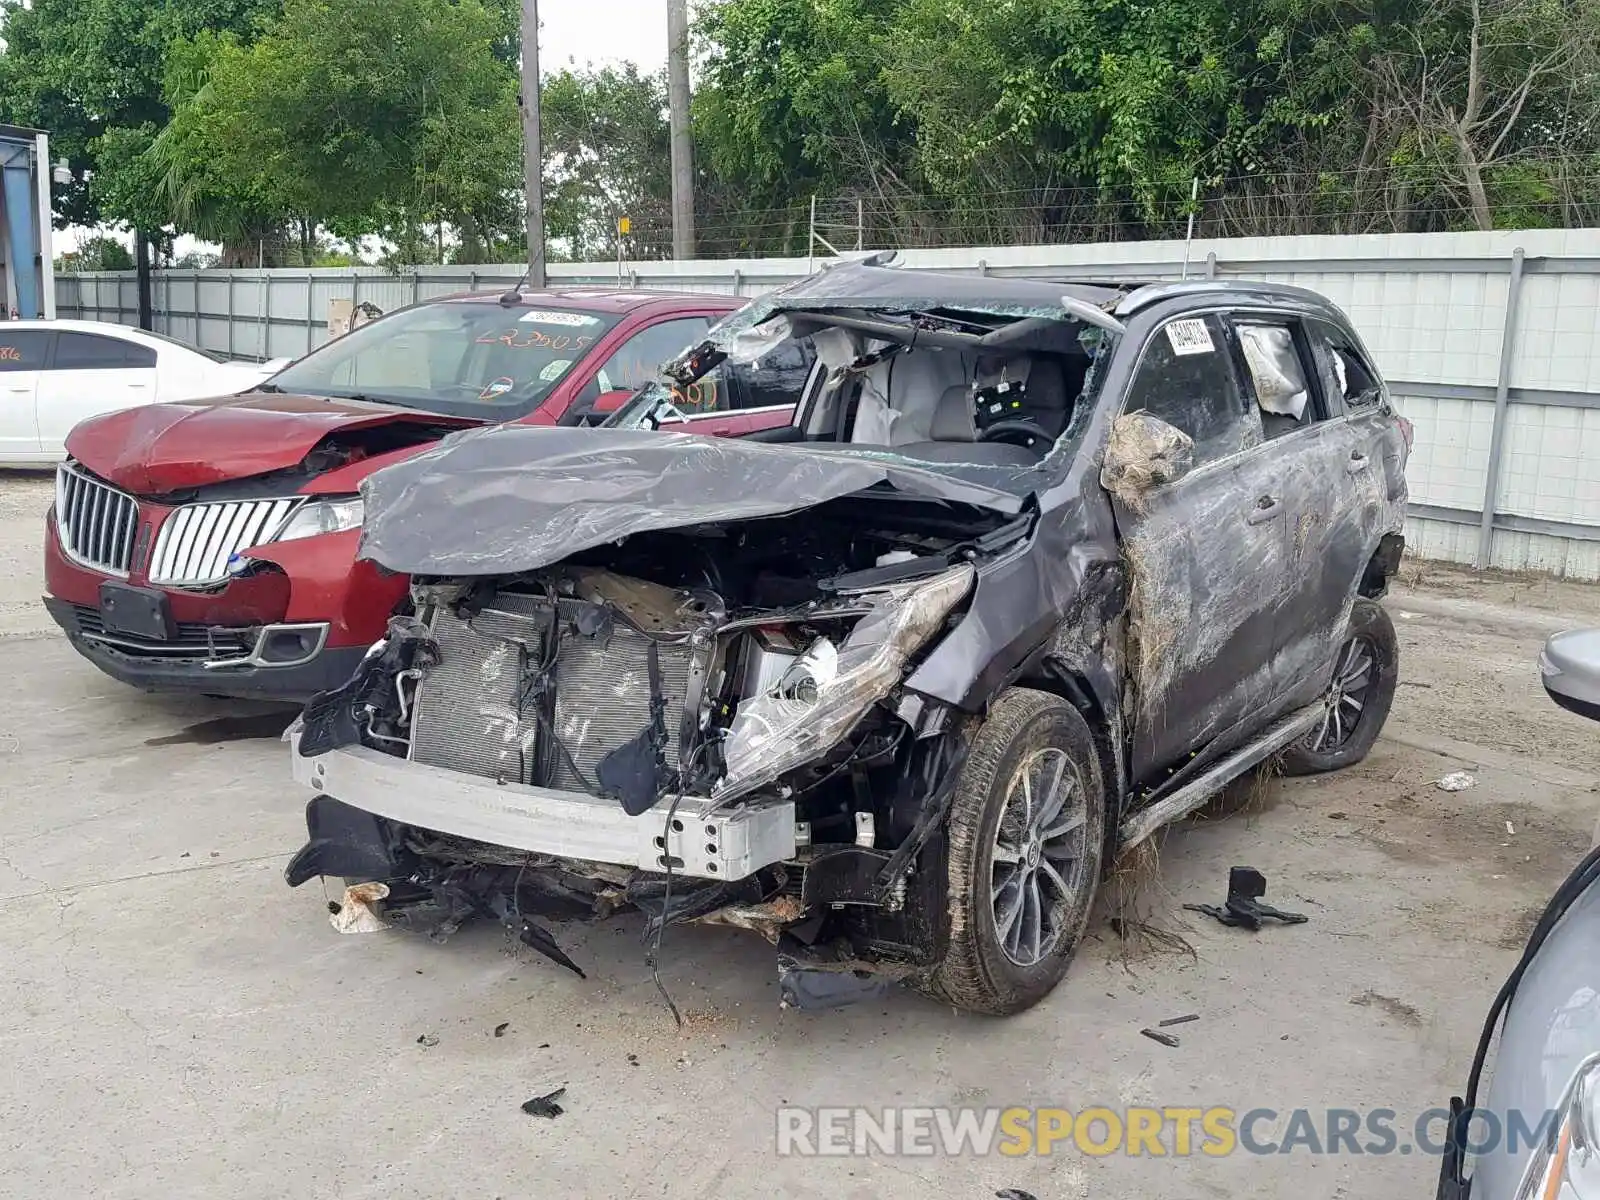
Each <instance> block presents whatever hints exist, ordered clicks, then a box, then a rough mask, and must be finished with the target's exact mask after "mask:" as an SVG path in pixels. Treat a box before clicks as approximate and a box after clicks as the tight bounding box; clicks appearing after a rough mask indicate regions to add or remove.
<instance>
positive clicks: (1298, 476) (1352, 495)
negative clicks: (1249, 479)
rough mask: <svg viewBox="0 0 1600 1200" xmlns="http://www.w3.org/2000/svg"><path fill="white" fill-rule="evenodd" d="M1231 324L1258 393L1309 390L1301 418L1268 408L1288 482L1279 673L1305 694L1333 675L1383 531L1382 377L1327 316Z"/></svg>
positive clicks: (1256, 318) (1266, 401)
mask: <svg viewBox="0 0 1600 1200" xmlns="http://www.w3.org/2000/svg"><path fill="white" fill-rule="evenodd" d="M1234 324H1235V328H1236V330H1237V333H1238V338H1239V346H1240V351H1241V356H1242V358H1243V365H1244V371H1245V375H1246V377H1247V378H1248V380H1249V384H1250V387H1251V392H1252V395H1253V397H1254V398H1255V400H1256V402H1257V404H1258V405H1273V404H1274V397H1275V396H1282V395H1283V394H1285V393H1287V392H1289V391H1291V390H1294V391H1297V392H1300V393H1303V395H1304V405H1303V408H1302V410H1301V412H1300V415H1299V416H1298V417H1297V418H1296V417H1290V416H1288V415H1285V414H1282V413H1277V414H1274V413H1271V412H1265V411H1264V414H1263V417H1262V424H1263V427H1264V430H1265V434H1266V438H1267V442H1268V445H1269V447H1270V448H1271V449H1272V451H1273V453H1274V454H1275V455H1276V457H1277V458H1278V459H1279V461H1280V462H1281V463H1282V464H1283V466H1284V468H1285V469H1286V471H1287V472H1288V480H1289V485H1290V486H1289V488H1288V491H1287V492H1286V494H1285V497H1284V502H1285V505H1286V511H1285V516H1286V528H1287V530H1288V533H1289V587H1288V590H1287V591H1286V592H1285V594H1284V602H1283V612H1282V617H1281V619H1280V622H1279V625H1278V656H1279V673H1280V683H1281V686H1282V688H1283V690H1284V699H1285V703H1286V706H1294V705H1298V704H1309V703H1311V702H1312V701H1313V700H1315V699H1316V698H1317V696H1318V695H1319V694H1320V693H1321V692H1322V691H1323V689H1324V688H1325V687H1326V686H1327V682H1328V676H1329V673H1330V672H1331V671H1332V669H1333V657H1334V654H1335V652H1336V651H1337V649H1338V647H1339V645H1340V644H1341V643H1342V642H1343V641H1344V637H1345V626H1346V624H1347V622H1348V621H1349V617H1350V603H1351V600H1352V598H1353V597H1354V596H1355V594H1356V585H1357V583H1358V582H1359V581H1360V579H1361V575H1362V572H1363V571H1364V570H1365V568H1366V564H1367V560H1368V559H1369V558H1370V557H1371V555H1372V552H1373V550H1374V549H1375V548H1376V546H1377V543H1378V539H1379V538H1380V537H1381V536H1382V533H1383V531H1384V530H1383V526H1384V521H1385V515H1386V513H1387V508H1388V505H1387V501H1386V494H1385V493H1386V486H1385V475H1384V469H1385V464H1384V462H1383V449H1382V439H1381V437H1380V431H1379V425H1378V422H1379V421H1381V420H1382V419H1383V418H1382V414H1381V409H1380V406H1379V404H1378V403H1377V401H1378V396H1379V393H1378V390H1377V379H1376V376H1375V375H1374V374H1373V373H1372V371H1371V369H1370V367H1368V366H1367V364H1366V363H1365V360H1364V358H1363V357H1362V356H1361V355H1360V353H1359V352H1358V351H1357V350H1356V349H1355V347H1354V340H1353V339H1351V338H1349V336H1348V335H1347V334H1345V333H1343V332H1342V331H1340V330H1338V329H1337V328H1335V327H1333V326H1330V325H1327V324H1325V323H1324V322H1321V321H1317V320H1314V319H1309V318H1302V317H1299V316H1291V315H1284V316H1271V315H1256V314H1250V315H1240V316H1238V317H1236V318H1235V321H1234ZM1335 346H1338V347H1339V349H1338V351H1337V353H1338V354H1339V355H1340V356H1341V358H1340V361H1338V362H1335V361H1334V358H1333V355H1334V354H1335V353H1336V351H1335ZM1285 381H1287V382H1285ZM1347 393H1348V394H1347ZM1282 406H1283V405H1282V402H1281V401H1279V402H1278V403H1277V407H1282Z"/></svg>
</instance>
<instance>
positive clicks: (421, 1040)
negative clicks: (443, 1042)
mask: <svg viewBox="0 0 1600 1200" xmlns="http://www.w3.org/2000/svg"><path fill="white" fill-rule="evenodd" d="M438 1044H439V1035H438V1034H437V1033H424V1034H422V1035H421V1036H420V1037H418V1038H417V1045H419V1046H437V1045H438Z"/></svg>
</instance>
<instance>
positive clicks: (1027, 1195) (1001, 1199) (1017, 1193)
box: [995, 1188, 1039, 1200]
mask: <svg viewBox="0 0 1600 1200" xmlns="http://www.w3.org/2000/svg"><path fill="white" fill-rule="evenodd" d="M995 1196H996V1197H997V1200H1039V1198H1038V1197H1037V1196H1035V1195H1034V1194H1033V1193H1032V1192H1025V1191H1023V1190H1022V1189H1021V1188H1001V1189H1000V1190H999V1191H998V1192H996V1193H995Z"/></svg>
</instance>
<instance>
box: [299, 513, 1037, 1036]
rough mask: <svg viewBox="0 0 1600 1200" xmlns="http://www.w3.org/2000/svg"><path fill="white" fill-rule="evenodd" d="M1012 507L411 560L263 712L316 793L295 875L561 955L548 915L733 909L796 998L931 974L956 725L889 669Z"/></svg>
mask: <svg viewBox="0 0 1600 1200" xmlns="http://www.w3.org/2000/svg"><path fill="white" fill-rule="evenodd" d="M1025 524H1026V522H1025V521H1018V520H1017V519H1016V518H1011V519H1010V520H1007V519H1006V518H1004V517H1002V516H999V515H997V514H995V513H994V512H986V511H983V510H981V509H978V508H974V507H965V506H962V505H959V504H941V505H929V504H926V503H918V502H915V501H904V502H884V501H881V500H879V501H874V502H870V503H862V502H860V501H858V500H852V499H850V498H844V499H835V500H832V501H828V502H825V503H822V504H821V505H819V506H816V507H812V508H808V509H806V510H805V511H803V512H798V513H793V514H789V515H784V516H779V517H773V518H767V519H763V520H753V521H727V522H713V523H708V524H704V525H699V526H695V527H691V528H685V529H672V530H658V531H652V532H646V533H641V534H636V535H634V536H630V537H626V538H623V539H620V540H619V541H613V542H608V543H606V544H605V545H604V546H599V547H593V548H589V549H586V550H584V551H583V552H581V553H578V554H575V555H571V556H569V557H567V558H565V559H563V560H562V561H560V562H558V563H556V564H554V565H551V566H548V567H543V568H540V569H537V570H533V571H525V572H522V573H519V574H516V575H512V576H499V577H482V576H478V577H467V578H440V577H431V578H430V577H418V578H417V579H416V580H415V582H414V583H413V588H412V599H413V610H414V612H415V616H414V617H400V618H396V619H395V620H394V621H393V622H392V623H391V625H390V629H389V635H388V637H387V638H386V639H385V640H384V641H383V642H380V643H379V644H378V645H377V646H375V647H374V648H373V650H372V652H371V653H369V655H368V657H367V659H366V660H365V662H364V663H363V664H362V666H361V668H360V670H359V671H358V672H357V673H356V675H355V677H354V678H353V679H352V680H351V681H350V682H349V683H348V684H347V685H346V686H344V687H343V688H341V689H339V690H337V691H334V692H329V693H324V694H323V695H321V696H319V697H317V698H316V699H315V700H314V701H313V702H312V703H311V704H310V705H309V706H308V707H307V709H306V712H305V714H304V716H303V717H302V719H301V720H300V721H299V722H297V723H296V725H295V727H293V728H292V729H291V730H290V731H289V733H288V734H287V735H286V736H287V737H288V738H289V740H290V741H291V742H292V743H293V747H294V753H293V758H294V776H295V778H296V780H297V781H298V782H300V783H302V784H304V785H306V786H308V787H310V788H312V789H313V791H314V792H315V793H316V795H315V796H314V798H313V799H312V800H311V801H310V803H309V805H308V808H307V824H308V829H309V835H310V836H309V841H308V842H307V844H306V846H305V847H304V848H303V849H302V850H301V851H300V852H299V853H298V854H297V855H296V856H295V858H294V859H293V861H292V862H291V863H290V865H289V867H288V872H287V876H288V882H289V883H290V884H291V885H292V886H298V885H299V884H301V883H303V882H304V881H306V880H307V879H310V878H312V877H315V876H319V875H321V876H333V877H341V876H342V877H345V878H346V879H351V880H355V879H362V880H382V881H384V882H386V883H387V884H388V885H389V897H388V912H389V915H390V917H391V919H394V920H397V921H399V922H401V923H410V924H413V925H418V926H422V927H427V928H431V929H438V928H440V927H443V928H444V929H447V930H448V929H451V928H454V927H455V926H456V925H457V924H459V923H460V922H462V921H464V920H466V919H468V918H470V917H474V916H490V917H493V918H495V919H498V920H501V921H503V922H505V923H506V924H507V925H508V926H510V927H511V929H512V931H513V932H514V933H515V934H516V935H517V936H518V937H520V938H521V939H522V940H523V941H524V942H525V943H527V944H528V945H530V946H532V947H533V948H535V949H538V950H540V951H541V952H542V953H544V954H546V955H547V956H549V957H551V958H552V959H554V960H555V961H557V962H560V963H563V965H566V966H568V967H570V968H571V969H573V970H580V973H581V969H580V965H579V964H575V963H573V962H572V960H571V959H569V958H568V957H567V956H566V955H565V953H564V952H563V951H561V950H560V948H559V946H558V944H557V941H556V939H555V936H554V935H553V934H552V933H551V931H550V930H549V929H547V928H546V927H545V926H544V925H543V924H541V922H543V921H547V920H558V921H559V920H572V919H599V918H605V917H608V916H610V915H612V914H613V913H616V912H618V911H619V910H624V909H636V910H639V911H641V912H642V913H643V914H644V915H645V917H646V921H645V929H644V935H645V938H646V939H647V941H648V942H650V943H652V944H659V938H660V935H661V931H662V929H663V928H664V926H666V925H670V924H674V923H679V922H686V921H699V922H708V923H721V924H728V925H733V926H737V927H742V928H746V929H750V930H754V931H757V932H759V933H761V934H763V935H764V936H766V937H767V938H768V939H769V940H771V941H772V942H773V943H774V944H775V945H776V946H777V947H778V951H779V964H780V979H781V982H782V985H783V998H784V1000H785V1001H786V1002H788V1003H791V1004H795V1005H801V1006H821V1005H831V1004H836V1003H841V1002H846V1001H848V1000H850V999H853V998H857V997H859V996H861V995H865V994H872V993H875V992H876V991H879V990H881V989H882V988H883V987H884V986H885V985H886V984H887V983H888V982H889V981H892V980H894V979H896V978H900V977H904V976H907V975H912V974H916V973H918V972H922V971H926V970H927V969H929V968H930V967H932V966H934V965H936V964H937V962H938V960H939V956H940V953H941V945H942V940H943V937H944V929H943V926H944V922H945V920H946V917H945V913H944V909H943V873H944V859H943V854H944V846H943V832H942V831H943V822H942V819H941V818H942V812H941V794H942V789H944V788H946V787H947V786H953V783H954V780H955V778H956V775H957V769H956V768H957V767H958V766H959V762H960V759H961V755H962V746H963V730H964V728H965V726H964V720H963V718H962V716H961V714H960V713H959V712H957V711H956V710H954V709H952V708H949V707H946V706H945V705H943V704H940V703H938V702H935V701H933V700H931V699H929V698H927V697H923V696H919V695H917V694H915V693H913V692H911V691H909V690H907V689H906V688H905V687H904V682H903V681H904V679H905V678H906V676H907V675H908V673H909V671H910V669H911V668H912V666H913V665H914V664H915V663H916V662H917V661H920V659H921V658H922V657H924V656H925V655H926V654H927V653H928V652H929V651H930V650H931V648H932V647H933V646H934V645H936V644H937V643H938V642H939V640H940V639H941V638H942V637H943V636H944V634H945V632H946V630H947V629H948V628H950V626H951V625H952V624H953V623H955V622H956V621H958V620H959V619H960V615H961V613H962V611H963V610H964V607H965V605H966V603H967V601H968V598H969V595H970V594H971V592H972V590H973V587H974V582H975V579H976V577H977V574H978V570H977V566H976V565H975V563H979V562H981V560H982V558H984V557H985V556H987V555H988V554H990V553H992V549H993V548H994V547H995V546H996V545H997V544H998V543H1000V542H1006V541H1010V542H1014V541H1016V540H1017V538H1020V537H1021V534H1022V530H1023V527H1024V526H1025ZM997 529H1000V530H1002V532H1001V533H1000V534H999V535H997V533H996V530H997ZM1007 531H1012V532H1007ZM943 800H944V802H945V803H948V797H947V796H945V797H943Z"/></svg>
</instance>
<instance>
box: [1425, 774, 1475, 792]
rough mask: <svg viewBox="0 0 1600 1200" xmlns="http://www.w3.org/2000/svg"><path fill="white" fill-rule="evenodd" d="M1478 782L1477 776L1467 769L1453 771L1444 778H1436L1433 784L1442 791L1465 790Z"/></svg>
mask: <svg viewBox="0 0 1600 1200" xmlns="http://www.w3.org/2000/svg"><path fill="white" fill-rule="evenodd" d="M1477 782H1478V780H1477V777H1476V776H1474V775H1470V774H1468V773H1467V772H1466V771H1451V772H1450V774H1448V775H1446V776H1445V777H1444V778H1443V779H1436V780H1435V781H1434V784H1433V786H1434V787H1436V788H1438V789H1439V790H1440V791H1441V792H1464V791H1466V790H1467V789H1468V788H1469V787H1471V786H1472V785H1473V784H1475V783H1477Z"/></svg>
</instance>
